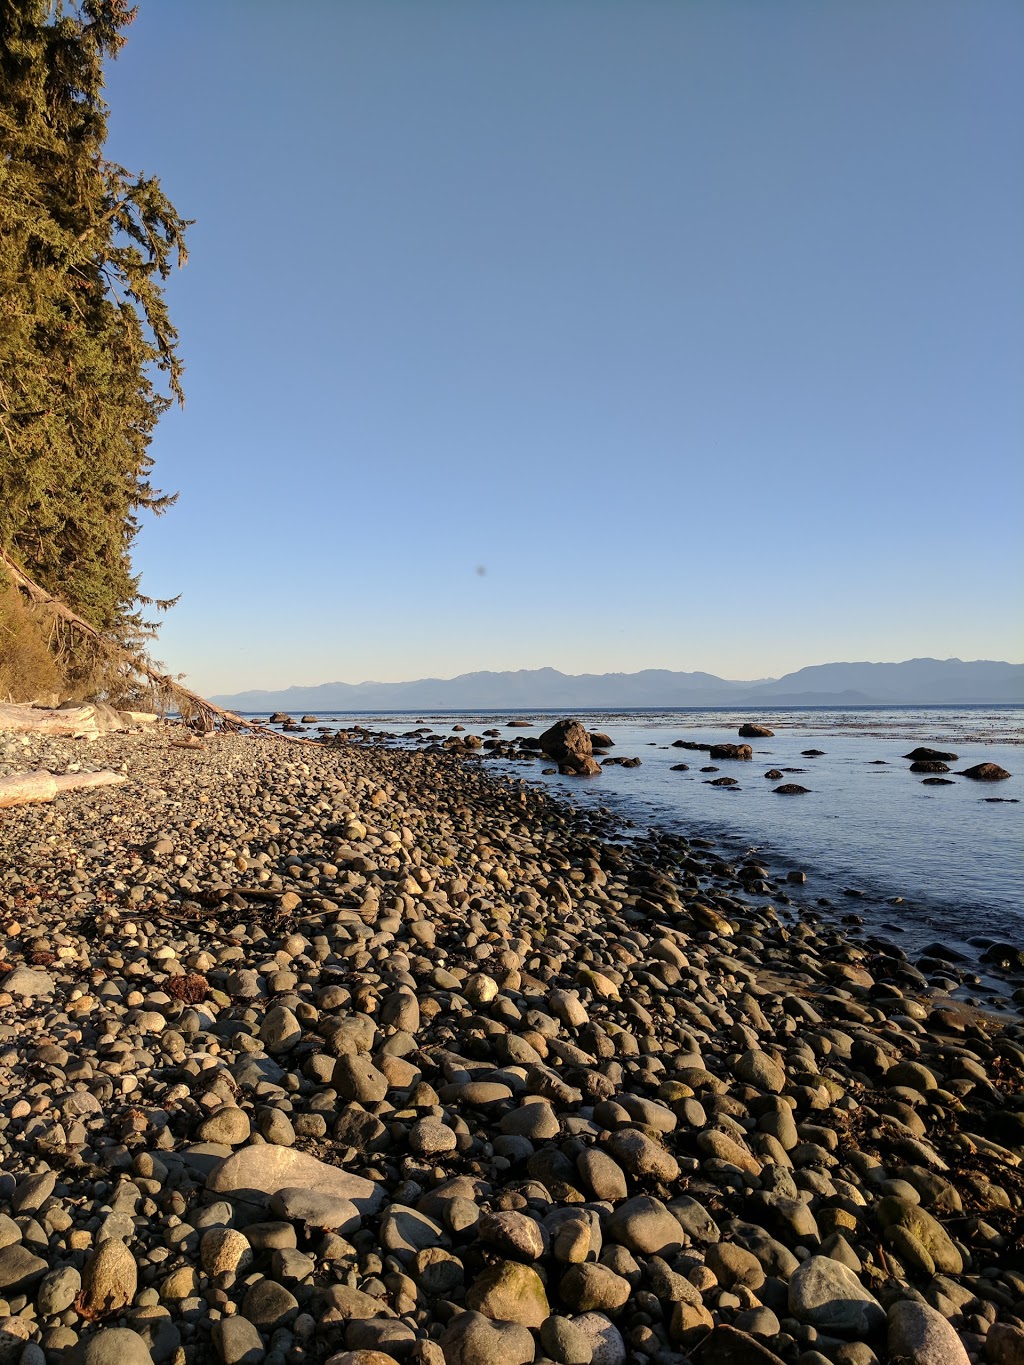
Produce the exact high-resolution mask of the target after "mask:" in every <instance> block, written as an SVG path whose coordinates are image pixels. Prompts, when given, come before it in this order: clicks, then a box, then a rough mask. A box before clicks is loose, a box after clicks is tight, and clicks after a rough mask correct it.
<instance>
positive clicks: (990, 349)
mask: <svg viewBox="0 0 1024 1365" xmlns="http://www.w3.org/2000/svg"><path fill="white" fill-rule="evenodd" d="M1022 51H1024V5H1022V4H1021V3H1020V0H985V3H977V0H957V2H956V3H951V2H950V0H776V2H775V3H770V4H768V3H765V0H714V2H713V0H310V3H305V4H302V5H282V4H280V3H271V0H245V3H243V0H218V2H217V3H209V0H141V5H140V13H139V18H138V20H137V21H136V24H135V25H134V28H133V29H132V30H131V32H130V38H129V42H128V45H127V47H126V48H125V50H124V52H123V54H122V56H121V57H120V59H119V60H118V62H117V63H116V65H115V66H114V67H113V68H112V69H111V71H110V77H109V82H108V97H109V101H110V104H111V106H112V111H113V112H112V123H111V138H110V143H109V151H110V154H111V155H112V156H114V157H115V158H116V159H118V160H120V161H123V162H125V163H126V164H127V165H129V166H131V167H133V168H139V169H145V170H147V171H149V172H153V173H156V174H157V175H159V176H160V177H161V178H162V180H163V183H164V186H165V188H166V189H167V191H168V192H169V193H170V195H171V197H172V199H173V200H174V201H175V203H176V205H177V206H178V208H179V209H180V210H181V211H182V212H183V213H185V214H186V215H187V216H188V217H192V218H195V219H196V220H197V221H196V225H195V227H194V228H193V229H192V231H191V236H190V242H191V251H192V258H191V260H190V262H189V264H188V266H187V267H186V269H185V270H184V271H183V272H180V273H179V274H178V275H177V276H176V277H175V278H174V280H173V281H172V283H171V285H170V288H169V295H170V303H171V308H172V311H173V315H174V318H175V320H176V322H177V324H178V326H179V329H180V331H181V336H182V345H183V350H184V355H185V359H186V363H187V367H188V369H187V374H186V389H187V395H188V401H187V406H186V408H185V410H184V411H183V412H180V413H179V412H174V413H171V414H170V415H168V417H167V418H165V419H164V421H163V423H162V424H161V427H160V429H159V431H158V434H157V438H156V441H155V444H154V455H155V457H156V460H157V474H158V479H157V482H158V484H160V485H161V486H163V487H165V488H168V489H179V490H180V492H181V498H180V501H179V503H178V506H177V507H176V508H175V509H174V510H173V511H172V512H171V513H170V514H169V515H168V516H166V517H165V518H163V519H161V520H159V521H155V522H153V523H151V524H150V525H148V526H147V528H146V529H145V531H144V533H143V535H142V537H141V539H140V542H139V547H138V554H137V562H138V565H139V566H140V567H141V568H142V569H143V571H144V589H145V590H146V591H148V592H149V593H151V594H152V595H154V596H157V595H159V596H164V595H171V594H173V593H177V592H181V593H182V594H183V597H182V601H181V604H180V605H179V606H178V607H177V608H176V609H175V610H174V611H173V612H172V613H171V614H170V616H169V617H168V618H167V622H166V625H165V626H164V629H163V632H162V636H161V640H160V643H159V646H158V649H157V651H156V652H157V653H158V655H159V657H160V658H162V659H163V660H164V661H165V662H167V663H168V665H169V666H171V667H172V668H174V669H175V670H183V671H185V672H186V673H187V675H188V676H189V678H190V680H191V681H192V683H193V685H195V686H197V687H198V688H200V689H202V690H207V691H216V692H227V691H234V690H237V689H241V688H243V687H277V686H285V685H288V684H291V683H318V682H323V681H328V680H332V679H342V680H345V681H349V682H357V681H361V680H363V679H367V678H374V679H382V680H388V679H402V678H411V677H419V676H424V675H428V674H432V675H440V676H449V675H452V674H455V673H459V672H463V671H468V670H470V669H475V668H520V667H537V666H540V665H546V664H549V665H552V666H554V667H557V668H562V669H564V670H566V671H568V672H577V671H584V670H586V671H596V672H603V671H611V670H628V671H632V670H634V669H639V668H644V667H662V668H681V669H698V668H699V669H708V670H710V671H712V672H715V673H720V674H723V675H725V676H728V677H759V676H765V675H771V674H778V673H781V672H784V671H786V670H788V669H790V668H797V667H800V666H802V665H804V664H809V663H817V662H823V661H825V660H829V659H902V658H908V657H911V656H914V655H923V654H931V655H937V656H941V657H946V656H948V655H959V656H960V657H962V658H979V657H981V658H1009V659H1012V660H1020V659H1022V658H1024V644H1022V637H1021V613H1020V603H1021V588H1022V583H1024V573H1022V567H1024V564H1022V538H1021V535H1020V531H1021V525H1022V518H1021V511H1022V505H1024V499H1022V496H1021V494H1022V486H1021V485H1022V469H1024V460H1022V456H1024V383H1022V380H1024V250H1022V243H1024V84H1022V82H1021V80H1020V56H1021V52H1022ZM481 570H485V572H481Z"/></svg>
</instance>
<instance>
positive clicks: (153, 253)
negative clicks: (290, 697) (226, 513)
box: [0, 0, 188, 644]
mask: <svg viewBox="0 0 1024 1365" xmlns="http://www.w3.org/2000/svg"><path fill="white" fill-rule="evenodd" d="M134 17H135V10H134V9H130V8H129V7H128V6H127V5H126V4H125V3H124V0H77V3H59V0H58V3H53V2H52V0H0V546H2V547H3V548H5V549H6V550H7V552H8V553H9V554H10V555H11V557H12V558H13V559H14V560H15V561H16V562H17V563H18V564H19V565H20V567H21V568H22V569H23V570H24V571H25V572H26V573H27V574H29V576H30V577H32V578H33V579H35V580H36V581H37V582H38V583H40V584H41V585H42V586H43V587H45V588H46V589H47V590H48V591H49V592H51V593H52V594H54V595H55V596H57V597H59V598H61V599H63V600H64V601H65V602H66V603H68V605H69V606H71V607H73V608H74V609H75V610H76V611H77V612H78V613H80V615H81V616H82V617H84V618H85V619H86V620H88V621H89V622H91V623H92V624H93V625H94V626H96V627H97V628H98V629H99V630H101V631H104V632H107V633H109V634H111V635H112V636H113V637H114V638H116V639H118V640H120V642H121V643H124V644H133V643H137V642H138V641H139V640H140V638H141V637H142V636H143V634H144V633H145V631H144V623H143V621H142V610H141V609H142V606H143V604H145V603H146V602H147V599H145V598H141V597H140V595H139V580H138V576H137V575H136V574H135V573H134V571H133V569H132V562H131V548H132V542H133V540H134V538H135V535H136V534H137V531H138V526H139V523H138V516H139V513H140V512H141V511H143V510H144V509H148V510H150V511H153V512H158V513H159V512H161V511H163V510H165V508H166V507H168V506H169V505H170V504H171V502H173V501H174V498H173V497H168V496H165V495H163V494H161V493H160V492H159V491H158V490H156V489H155V488H154V487H153V485H152V484H151V482H150V477H149V476H150V470H151V467H152V460H151V457H150V455H149V445H150V441H151V439H152V435H153V429H154V426H155V425H156V422H157V421H158V419H159V417H160V415H161V413H163V412H164V411H165V410H166V409H167V407H168V406H169V405H170V404H171V403H173V402H174V401H175V400H177V401H179V402H180V401H181V400H182V388H181V377H182V364H181V360H180V357H179V354H178V337H177V333H176V332H175V329H174V327H173V326H172V324H171V321H170V318H169V317H168V313H167V307H166V302H165V299H164V295H163V288H162V282H163V281H164V280H165V279H166V278H167V276H168V274H169V273H170V271H171V269H172V267H173V265H174V263H175V261H177V262H178V263H179V264H181V263H184V260H185V242H184V234H185V229H186V228H187V227H188V223H187V222H186V221H185V220H184V219H183V218H181V217H180V215H179V214H178V213H177V211H176V210H175V208H174V207H173V205H172V204H171V203H170V202H169V201H168V199H167V198H166V196H165V195H164V193H163V191H162V190H161V188H160V184H159V181H157V180H156V179H154V178H153V177H151V176H147V175H142V174H133V173H130V172H129V171H127V170H126V169H125V168H124V167H123V166H119V165H117V164H115V163H114V162H112V161H109V160H108V159H107V158H106V156H105V155H104V143H105V140H106V133H107V114H108V109H107V106H106V104H105V103H104V101H103V97H102V92H103V69H104V63H105V62H107V61H109V60H112V59H113V58H114V57H116V55H117V53H118V51H119V50H120V48H121V47H122V46H123V44H124V41H125V39H124V30H125V29H126V28H127V27H128V25H129V24H130V23H131V22H132V20H133V19H134ZM160 605H165V604H160Z"/></svg>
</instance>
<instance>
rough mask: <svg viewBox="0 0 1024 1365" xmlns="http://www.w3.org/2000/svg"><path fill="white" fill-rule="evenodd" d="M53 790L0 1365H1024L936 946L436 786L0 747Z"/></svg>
mask: <svg viewBox="0 0 1024 1365" xmlns="http://www.w3.org/2000/svg"><path fill="white" fill-rule="evenodd" d="M73 764H79V765H83V766H87V767H92V766H95V767H97V768H99V767H114V768H117V767H119V766H121V765H122V764H123V765H125V768H126V771H127V773H128V775H129V779H130V780H129V781H128V782H127V783H126V784H125V785H124V786H122V787H118V788H112V789H110V790H109V791H107V790H105V791H103V792H100V793H89V794H85V793H83V794H80V795H72V796H69V797H68V798H66V799H64V800H62V801H61V802H60V803H58V804H54V805H52V806H42V807H37V808H24V809H21V810H16V811H11V812H8V813H5V815H4V817H3V820H2V822H0V955H2V957H3V963H2V964H0V1082H2V1086H3V1089H2V1100H0V1362H7V1361H10V1362H22V1365H45V1362H58V1361H68V1362H71V1361H77V1362H81V1365H149V1362H160V1363H161V1365H163V1363H164V1362H167V1363H169V1365H186V1363H188V1365H203V1363H204V1362H207V1361H210V1362H218V1361H219V1362H224V1365H258V1362H270V1363H271V1365H290V1363H292V1362H294V1363H295V1365H298V1363H299V1362H306V1361H308V1362H311V1363H312V1365H320V1363H321V1362H325V1361H326V1362H330V1365H394V1362H397V1363H398V1365H527V1362H546V1363H550V1365H684V1363H685V1362H687V1361H690V1360H692V1361H694V1362H695V1363H696V1365H724V1363H725V1362H731V1363H732V1365H778V1362H780V1361H781V1362H784V1365H827V1363H828V1362H831V1365H874V1362H883V1363H884V1362H895V1361H910V1362H914V1365H962V1362H965V1361H979V1362H981V1361H985V1362H989V1363H990V1365H1019V1362H1021V1361H1022V1360H1024V1252H1022V1246H1024V1171H1022V1161H1024V1098H1022V1079H1024V1028H1022V1027H1021V1024H1020V1022H1019V1020H1018V1019H1015V1018H1012V1017H1010V1016H1009V1015H1007V1016H1005V1017H1003V1018H996V1017H994V1016H991V1015H988V1014H983V1013H980V1012H978V1011H975V1010H972V1009H969V1008H966V1007H963V1006H961V1005H957V1004H956V1003H953V1002H952V1001H950V999H949V998H948V997H947V996H946V995H945V994H944V993H943V989H942V986H943V984H944V983H946V982H947V974H948V973H949V972H952V971H954V969H953V967H952V966H951V964H949V963H948V962H947V961H946V960H945V958H944V956H943V952H942V949H941V945H936V947H935V950H934V953H933V956H932V960H931V963H930V964H929V966H928V971H927V972H925V971H922V970H919V969H918V968H917V967H915V966H913V965H912V964H911V963H909V962H908V961H907V960H906V958H905V957H904V956H903V955H902V954H901V953H900V952H899V951H898V950H897V949H895V948H893V947H891V946H890V945H888V944H886V943H884V942H882V941H881V940H878V939H872V938H864V939H863V940H862V941H855V940H854V939H852V938H850V937H849V936H847V935H845V934H844V933H843V932H841V931H840V930H839V929H838V928H836V927H830V926H828V925H827V924H825V923H824V922H823V921H821V919H820V918H819V917H818V916H817V915H815V914H814V913H813V912H811V911H809V910H807V909H806V908H804V907H801V906H800V905H797V904H794V902H793V900H792V896H793V895H797V894H799V892H798V890H797V887H798V884H799V882H798V879H794V880H793V881H792V882H787V883H786V885H785V886H783V885H782V884H781V883H780V882H778V881H777V880H776V879H774V878H773V877H772V876H771V875H770V873H769V871H768V869H766V868H765V867H763V866H759V865H757V864H754V863H752V862H749V861H748V862H732V863H730V862H728V861H726V859H724V858H723V857H721V856H719V854H718V853H716V852H715V850H714V849H713V848H711V847H709V846H707V845H706V844H704V843H702V842H701V841H698V840H692V841H687V840H685V839H682V838H678V837H669V836H666V835H659V834H656V833H653V832H652V834H651V835H650V836H649V837H646V838H642V839H636V840H625V839H623V838H621V837H618V836H617V833H616V830H615V828H614V826H613V825H612V824H611V822H610V820H609V819H607V818H606V817H605V816H604V815H603V814H601V813H600V812H595V813H591V814H582V813H580V812H577V811H574V810H573V809H572V808H571V807H570V806H568V805H565V804H559V803H558V802H557V801H553V800H551V799H549V798H548V797H546V796H544V795H542V794H540V793H538V792H536V791H534V790H532V789H530V788H527V787H525V786H523V785H522V784H520V783H518V782H514V781H511V780H506V779H501V778H495V777H493V776H489V775H488V774H486V773H484V772H482V771H480V770H479V768H478V766H476V765H475V764H474V763H473V762H472V761H470V760H468V759H467V758H465V757H464V756H463V755H462V754H459V753H405V752H395V751H392V750H388V749H384V748H373V747H369V746H364V745H358V746H357V745H354V744H344V743H343V744H338V745H335V746H332V747H324V746H320V745H316V744H308V745H307V744H295V743H289V742H285V741H283V740H278V739H272V738H236V737H229V736H217V737H214V738H212V739H210V740H208V741H206V742H204V744H203V745H202V746H201V747H200V748H199V749H182V748H175V747H172V745H171V743H170V742H169V739H168V734H167V732H166V731H163V730H159V731H156V732H155V733H147V734H146V735H144V736H141V737H133V736H123V737H122V736H108V737H105V738H102V739H99V740H97V741H95V742H94V743H93V744H92V745H91V746H88V747H83V746H82V745H80V744H79V743H78V742H75V741H56V740H40V739H32V740H12V741H9V742H7V743H4V742H2V740H0V769H2V770H5V771H14V770H17V769H18V768H19V767H23V768H31V767H47V768H50V769H51V770H53V771H65V770H67V768H68V767H69V765H73ZM787 888H788V889H787ZM936 982H937V983H938V987H936V984H935V983H936ZM949 984H951V982H950V983H949Z"/></svg>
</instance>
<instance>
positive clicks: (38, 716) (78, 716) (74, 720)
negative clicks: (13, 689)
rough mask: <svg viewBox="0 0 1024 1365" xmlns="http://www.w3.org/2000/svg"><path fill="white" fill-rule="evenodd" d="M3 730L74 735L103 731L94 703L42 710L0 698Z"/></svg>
mask: <svg viewBox="0 0 1024 1365" xmlns="http://www.w3.org/2000/svg"><path fill="white" fill-rule="evenodd" d="M0 730H14V731H17V732H18V733H19V734H28V735H63V736H66V737H69V738H71V739H82V738H84V737H92V736H95V735H98V734H99V732H100V729H99V724H98V722H97V719H96V708H95V707H94V706H88V705H86V706H74V707H71V706H68V707H64V708H63V709H61V710H56V711H50V710H43V709H42V708H41V707H37V706H10V705H7V704H6V703H4V702H0Z"/></svg>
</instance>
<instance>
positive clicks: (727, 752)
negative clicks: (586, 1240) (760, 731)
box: [708, 744, 754, 760]
mask: <svg viewBox="0 0 1024 1365" xmlns="http://www.w3.org/2000/svg"><path fill="white" fill-rule="evenodd" d="M753 757H754V751H753V749H752V748H751V747H750V745H749V744H712V745H711V747H710V748H709V749H708V758H740V759H744V760H749V759H751V758H753Z"/></svg>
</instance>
